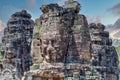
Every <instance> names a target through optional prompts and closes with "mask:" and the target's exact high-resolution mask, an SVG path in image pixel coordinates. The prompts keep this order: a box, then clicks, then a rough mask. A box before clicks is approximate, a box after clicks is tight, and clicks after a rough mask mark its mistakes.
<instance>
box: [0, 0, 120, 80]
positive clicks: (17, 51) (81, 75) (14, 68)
mask: <svg viewBox="0 0 120 80" xmlns="http://www.w3.org/2000/svg"><path fill="white" fill-rule="evenodd" d="M40 9H41V11H42V13H43V14H42V15H41V16H40V18H38V19H36V20H35V26H34V22H33V20H32V19H31V16H30V14H29V13H27V11H26V10H22V11H21V12H16V13H15V14H13V15H12V16H11V19H9V21H8V23H7V27H6V28H5V30H4V37H3V39H2V42H3V44H4V47H3V50H2V54H3V56H4V58H3V60H2V63H0V70H1V73H0V74H1V75H2V76H3V78H4V79H3V80H8V78H10V80H11V79H16V80H119V77H118V74H119V69H118V64H119V62H118V55H117V53H116V50H115V48H114V47H113V46H112V40H111V39H110V38H109V33H108V32H107V31H104V29H105V26H104V25H103V24H101V23H97V24H96V23H91V24H90V25H88V23H87V19H86V17H85V16H84V15H82V14H79V13H80V9H81V5H80V4H79V3H78V2H77V1H73V0H68V1H66V2H65V4H64V5H63V6H59V5H58V4H47V5H43V6H41V7H40ZM33 26H34V29H33ZM32 36H33V37H32ZM0 79H1V76H0Z"/></svg>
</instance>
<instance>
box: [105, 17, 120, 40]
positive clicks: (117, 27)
mask: <svg viewBox="0 0 120 80" xmlns="http://www.w3.org/2000/svg"><path fill="white" fill-rule="evenodd" d="M106 30H107V31H109V33H110V37H111V38H112V39H120V18H119V19H117V20H116V22H115V23H114V24H113V25H107V26H106Z"/></svg>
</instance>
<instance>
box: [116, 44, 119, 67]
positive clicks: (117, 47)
mask: <svg viewBox="0 0 120 80" xmlns="http://www.w3.org/2000/svg"><path fill="white" fill-rule="evenodd" d="M115 48H116V51H117V53H118V58H119V62H120V45H119V46H116V47H115ZM119 68H120V64H119Z"/></svg>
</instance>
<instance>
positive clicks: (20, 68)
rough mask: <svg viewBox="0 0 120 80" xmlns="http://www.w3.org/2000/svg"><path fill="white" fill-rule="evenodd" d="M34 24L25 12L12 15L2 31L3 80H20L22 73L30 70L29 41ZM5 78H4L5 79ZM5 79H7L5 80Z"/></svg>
mask: <svg viewBox="0 0 120 80" xmlns="http://www.w3.org/2000/svg"><path fill="white" fill-rule="evenodd" d="M33 28H34V22H33V20H32V19H31V15H30V14H29V13H27V11H26V10H22V11H21V12H16V13H14V14H13V15H12V16H11V18H10V19H9V21H8V23H7V27H6V28H5V29H4V36H3V38H2V43H3V45H4V47H3V49H2V54H3V57H4V58H3V60H2V66H3V69H2V75H3V77H4V78H5V79H3V80H9V77H8V76H7V75H8V74H9V76H11V77H10V78H11V79H10V80H12V78H14V79H16V78H18V79H17V80H19V79H20V80H21V77H22V76H23V75H24V72H27V71H29V70H30V66H31V65H32V59H31V57H30V50H31V41H32V35H33ZM5 76H6V77H5ZM6 78H7V79H6Z"/></svg>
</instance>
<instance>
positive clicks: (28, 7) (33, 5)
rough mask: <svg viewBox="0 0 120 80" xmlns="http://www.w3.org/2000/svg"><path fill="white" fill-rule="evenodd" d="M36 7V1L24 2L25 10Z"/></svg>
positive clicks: (27, 0)
mask: <svg viewBox="0 0 120 80" xmlns="http://www.w3.org/2000/svg"><path fill="white" fill-rule="evenodd" d="M36 5H37V1H36V0H26V7H25V8H27V9H31V8H35V7H36Z"/></svg>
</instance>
